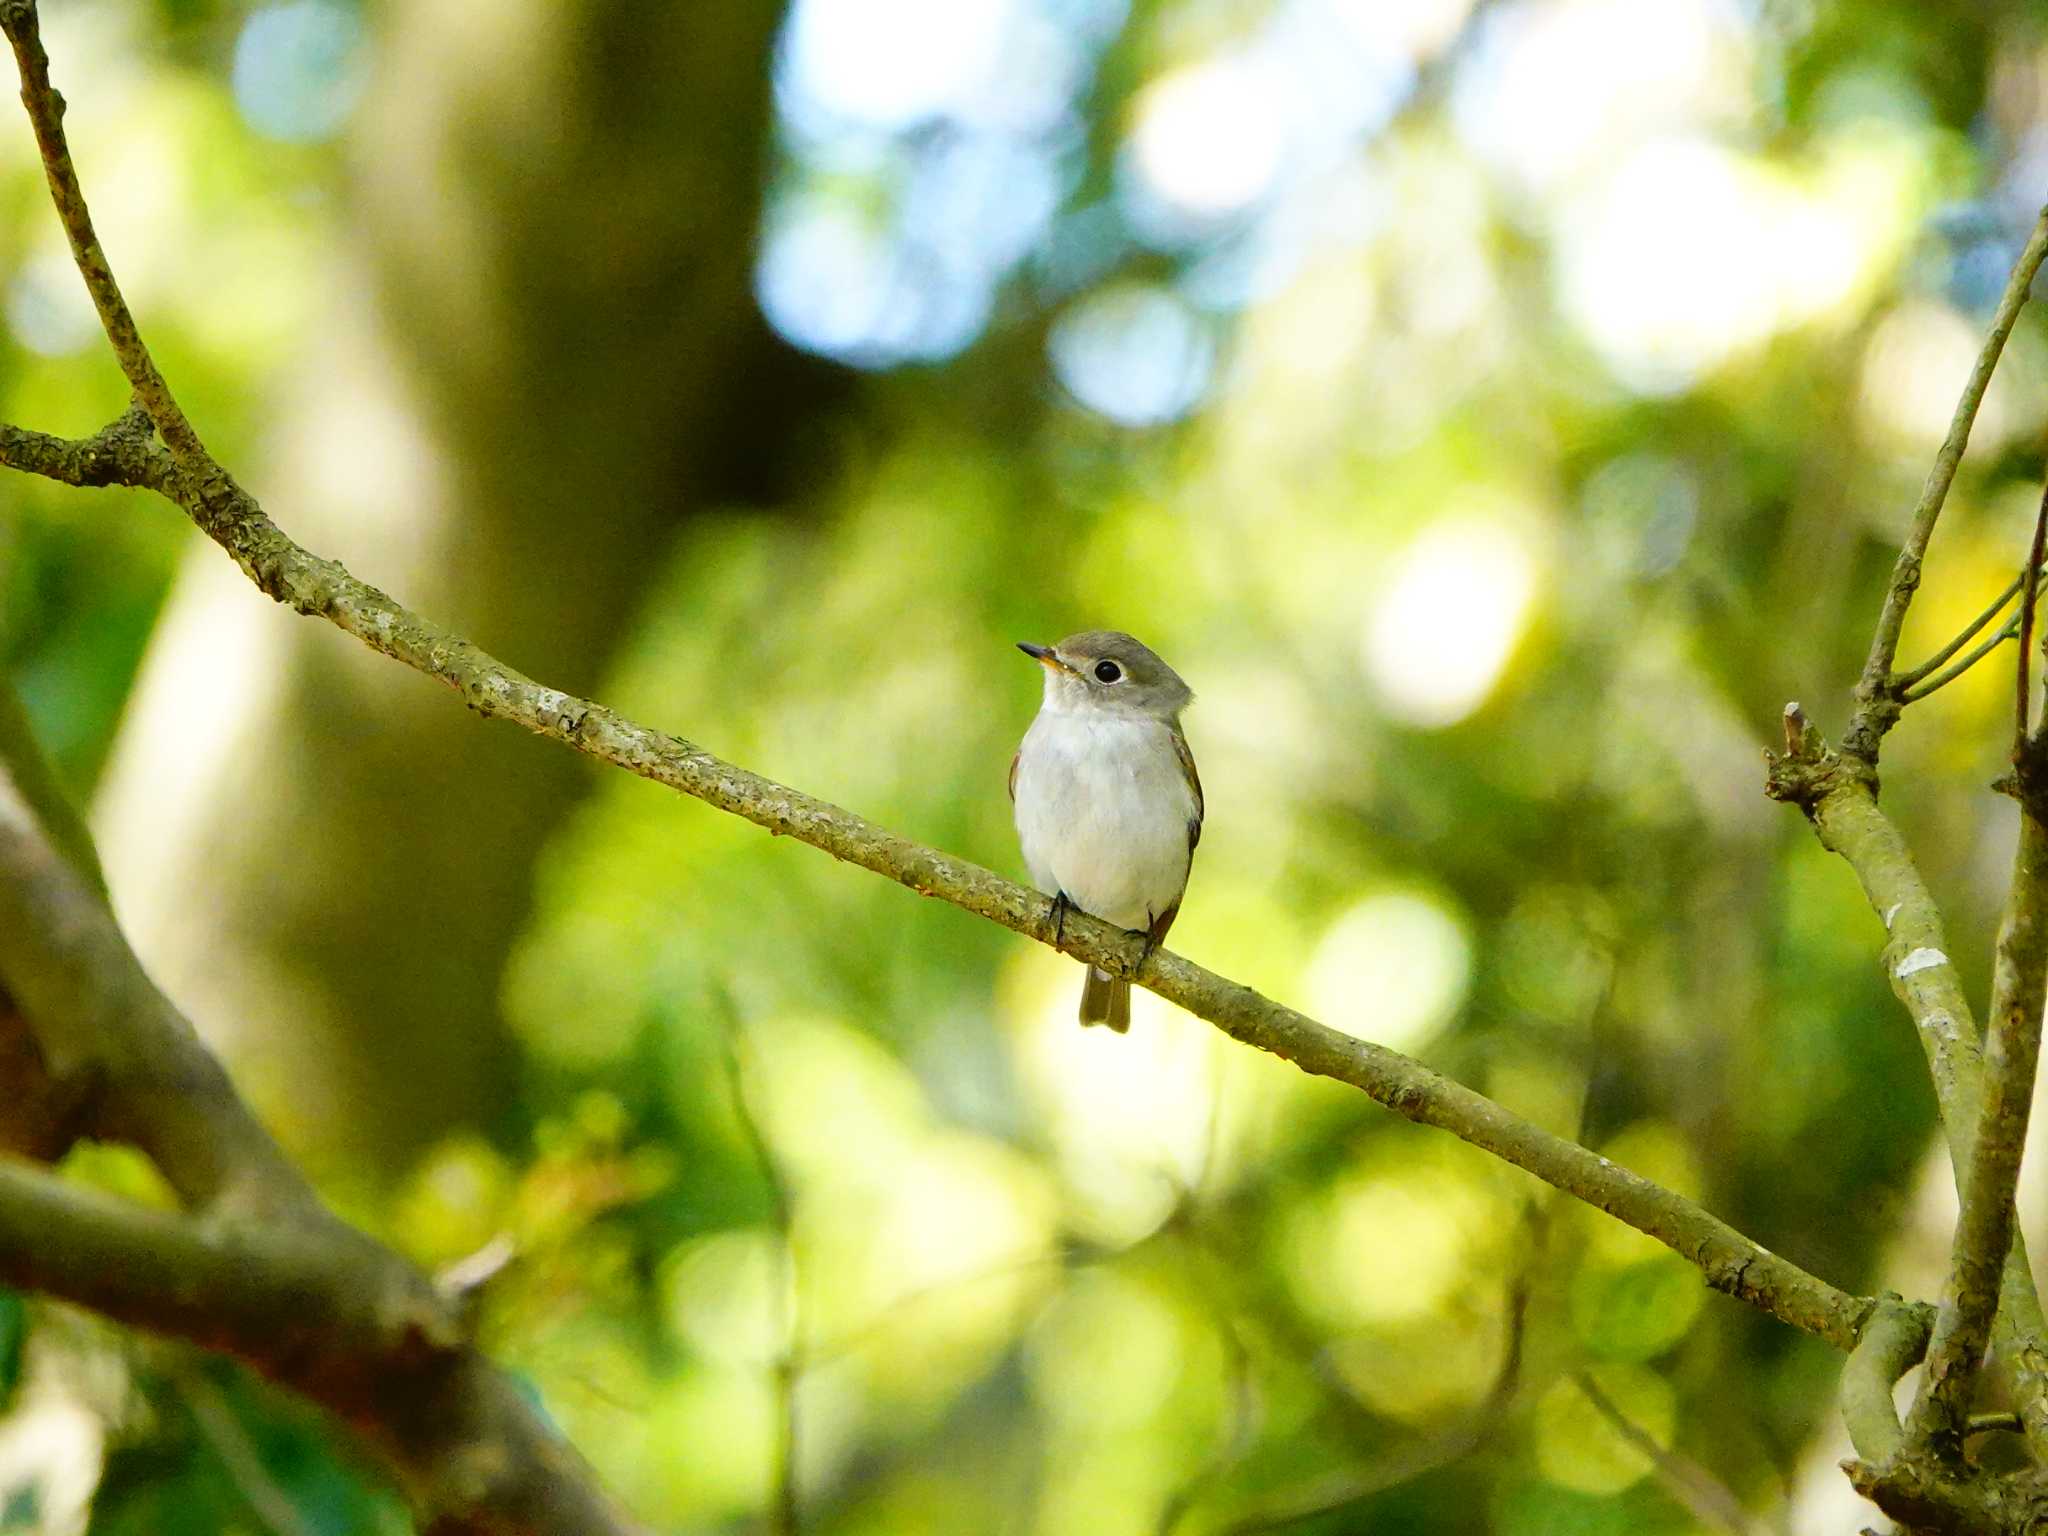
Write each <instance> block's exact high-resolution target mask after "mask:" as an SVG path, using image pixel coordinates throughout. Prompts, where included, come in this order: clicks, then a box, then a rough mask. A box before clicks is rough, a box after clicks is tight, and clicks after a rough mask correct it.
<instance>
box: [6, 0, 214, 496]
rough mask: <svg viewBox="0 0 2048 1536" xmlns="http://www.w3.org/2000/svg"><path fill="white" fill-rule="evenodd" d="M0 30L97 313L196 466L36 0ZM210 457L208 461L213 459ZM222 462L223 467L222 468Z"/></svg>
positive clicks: (140, 393)
mask: <svg viewBox="0 0 2048 1536" xmlns="http://www.w3.org/2000/svg"><path fill="white" fill-rule="evenodd" d="M0 32H4V33H5V34H6V35H7V41H8V42H9V43H10V44H12V45H13V48H14V61H15V65H16V67H17V68H18V69H19V70H20V72H21V104H22V106H23V107H25V108H26V109H27V111H28V120H29V123H30V125H31V126H32V127H33V128H34V129H35V135H36V148H37V149H38V150H39V151H41V153H42V160H43V174H44V175H45V176H46V177H47V178H48V180H49V183H50V199H51V201H52V202H54V203H55V204H56V205H57V217H58V219H59V221H60V222H61V223H62V224H63V226H64V237H65V238H66V239H67V240H69V241H70V242H71V256H72V260H73V261H75V262H76V263H77V265H78V271H79V275H80V276H81V277H83V278H84V279H85V286H86V289H87V291H88V292H89V293H91V295H92V302H93V308H94V309H96V310H98V311H99V317H100V325H101V326H102V327H103V328H104V329H105V331H106V333H107V342H108V344H109V345H110V346H112V347H113V349H114V356H115V357H117V358H118V359H120V363H121V371H122V372H123V373H125V374H126V375H127V376H128V383H129V386H130V387H131V388H132V389H134V391H135V397H136V399H137V400H138V401H139V402H140V403H141V405H142V408H143V409H144V410H145V411H147V412H148V413H149V418H150V420H151V421H153V422H155V423H156V429H157V432H158V433H159V434H160V435H161V436H162V437H163V440H164V443H165V446H167V447H168V448H169V449H170V450H171V454H172V456H173V457H174V458H176V459H177V460H178V462H179V463H180V464H181V465H182V464H194V463H197V462H199V461H201V460H204V459H205V457H206V445H205V444H204V443H202V442H200V440H199V434H198V433H197V432H196V431H194V430H193V427H192V423H191V422H190V421H189V420H187V419H186V416H185V412H184V410H183V408H182V407H180V406H179V404H178V402H177V400H176V399H175V398H174V397H173V396H172V394H171V387H170V385H168V384H166V383H165V382H164V376H163V375H162V374H161V373H159V372H158V371H157V366H156V360H155V359H154V358H152V357H151V356H150V355H149V348H148V347H147V346H145V345H143V341H142V336H141V333H140V332H139V331H138V330H137V329H136V326H135V317H134V315H132V314H130V313H129V311H128V301H127V300H125V299H124V298H122V297H121V286H120V284H118V283H117V282H115V281H114V269H113V268H112V267H111V266H109V265H108V264H107V253H106V252H105V251H104V250H102V249H101V248H100V238H99V236H98V235H97V234H95V233H94V232H93V227H92V214H91V213H90V212H89V211H88V210H87V208H86V205H85V193H84V191H83V190H81V188H80V187H79V184H78V170H77V168H76V167H75V166H74V165H73V164H72V161H71V147H70V145H69V144H67V143H66V142H65V137H64V98H63V97H61V96H59V95H58V94H57V89H56V87H55V86H53V85H52V84H51V83H50V56H49V55H48V54H47V53H45V52H44V51H43V39H42V33H41V29H40V26H39V24H38V21H37V17H36V7H35V0H0ZM209 462H210V461H209ZM216 467H217V466H216Z"/></svg>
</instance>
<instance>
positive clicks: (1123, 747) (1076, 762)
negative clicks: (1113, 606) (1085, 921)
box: [1010, 629, 1202, 1034]
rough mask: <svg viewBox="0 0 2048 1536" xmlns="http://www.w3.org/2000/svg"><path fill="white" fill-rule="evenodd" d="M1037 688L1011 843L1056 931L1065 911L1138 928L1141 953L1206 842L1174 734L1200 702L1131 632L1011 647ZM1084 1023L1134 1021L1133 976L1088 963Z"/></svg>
mask: <svg viewBox="0 0 2048 1536" xmlns="http://www.w3.org/2000/svg"><path fill="white" fill-rule="evenodd" d="M1017 649H1018V650H1020V651H1022V652H1023V653H1024V654H1025V655H1026V656H1029V657H1031V658H1032V659H1033V660H1035V661H1036V662H1037V663H1038V664H1039V665H1040V666H1042V667H1044V668H1045V696H1044V698H1043V700H1042V701H1041V702H1040V704H1039V706H1038V717H1037V718H1036V719H1035V720H1033V721H1032V722H1031V729H1030V730H1028V731H1026V732H1025V733H1024V744H1023V745H1022V746H1021V747H1019V748H1018V749H1017V755H1016V756H1015V757H1014V758H1012V759H1011V760H1010V799H1011V800H1012V801H1013V802H1015V805H1016V809H1017V840H1018V841H1019V842H1020V843H1022V844H1023V847H1024V862H1025V864H1026V865H1028V866H1029V867H1030V870H1031V878H1032V880H1033V882H1035V883H1036V884H1037V886H1038V888H1039V889H1040V890H1041V891H1044V892H1046V893H1047V894H1048V895H1050V896H1051V897H1052V898H1053V903H1052V917H1053V922H1054V924H1055V931H1056V932H1057V929H1058V925H1059V924H1061V923H1062V922H1063V921H1064V920H1065V917H1066V914H1067V909H1068V908H1069V907H1078V908H1080V909H1081V910H1082V911H1083V912H1087V913H1091V914H1093V915H1094V916H1096V917H1099V918H1101V919H1103V920H1104V921H1105V922H1111V923H1115V924H1116V925H1117V926H1118V927H1119V928H1129V929H1132V930H1133V931H1135V932H1139V933H1143V934H1144V935H1145V936H1146V938H1145V950H1146V953H1147V954H1150V953H1151V951H1152V950H1153V949H1154V948H1155V947H1157V946H1158V945H1159V944H1160V943H1162V942H1163V941H1164V940H1165V938H1166V931H1167V929H1169V928H1171V927H1172V926H1173V920H1174V918H1175V917H1176V916H1178V915H1179V913H1180V899H1181V895H1182V893H1183V892H1184V891H1186V889H1187V884H1188V870H1189V868H1190V867H1191V866H1192V865H1193V863H1194V857H1195V844H1197V843H1199V842H1200V841H1201V840H1202V781H1201V779H1199V778H1198V777H1196V775H1195V757H1194V754H1193V753H1192V752H1190V751H1189V750H1188V741H1187V737H1185V736H1184V735H1182V734H1181V728H1180V712H1181V711H1182V710H1184V709H1186V708H1187V707H1188V705H1189V704H1190V703H1192V702H1193V701H1194V697H1195V696H1194V694H1192V693H1191V692H1189V691H1188V685H1187V684H1186V683H1184V682H1182V681H1181V680H1180V676H1179V674H1178V673H1176V672H1175V671H1174V670H1173V668H1171V667H1169V666H1168V665H1167V664H1166V663H1165V662H1163V661H1161V660H1160V659H1159V658H1158V657H1157V656H1155V655H1153V654H1152V652H1151V651H1149V650H1147V649H1146V648H1145V647H1144V646H1143V645H1141V644H1139V643H1138V642H1137V641H1136V640H1134V639H1132V638H1131V637H1130V636H1129V635H1126V634H1123V633H1121V632H1120V631H1118V630H1113V629H1091V630H1088V631H1087V632H1085V633H1083V634H1078V635H1069V636H1067V638H1066V639H1064V640H1062V641H1060V643H1059V644H1057V645H1032V644H1029V643H1027V642H1019V644H1018V646H1017ZM1081 1022H1082V1023H1083V1024H1107V1025H1108V1026H1109V1027H1110V1028H1111V1029H1113V1030H1116V1031H1117V1032H1118V1033H1119V1034H1121V1033H1123V1032H1124V1031H1125V1030H1127V1029H1129V1028H1130V1027H1131V984H1130V982H1129V981H1127V980H1125V979H1124V978H1122V977H1120V976H1112V975H1110V974H1109V973H1108V972H1107V971H1104V970H1101V969H1099V968H1098V967H1095V966H1090V967H1089V968H1088V980H1087V983H1086V985H1085V986H1083V987H1082V989H1081Z"/></svg>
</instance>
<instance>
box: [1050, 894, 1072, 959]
mask: <svg viewBox="0 0 2048 1536" xmlns="http://www.w3.org/2000/svg"><path fill="white" fill-rule="evenodd" d="M1073 908H1074V904H1073V903H1072V902H1071V901H1069V900H1067V893H1066V892H1065V891H1060V892H1059V893H1057V894H1056V895H1055V896H1054V897H1053V899H1052V907H1051V908H1050V909H1049V910H1048V911H1047V912H1046V914H1045V920H1046V921H1047V922H1049V923H1051V924H1052V947H1053V948H1054V949H1058V948H1059V947H1060V945H1061V944H1063V943H1065V942H1066V937H1067V914H1068V913H1069V912H1071V911H1072V910H1073Z"/></svg>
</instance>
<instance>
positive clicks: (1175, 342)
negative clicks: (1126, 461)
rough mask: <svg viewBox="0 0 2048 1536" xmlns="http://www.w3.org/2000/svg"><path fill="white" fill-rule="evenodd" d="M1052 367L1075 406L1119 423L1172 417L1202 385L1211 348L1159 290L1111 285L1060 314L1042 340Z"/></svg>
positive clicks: (1200, 329) (1187, 314)
mask: <svg viewBox="0 0 2048 1536" xmlns="http://www.w3.org/2000/svg"><path fill="white" fill-rule="evenodd" d="M1047 345H1048V346H1049V348H1050V349H1051V353H1052V366H1053V372H1054V373H1055V374H1057V375H1058V376H1059V381H1060V383H1062V384H1063V385H1065V386H1066V389H1067V392H1068V393H1069V394H1071V395H1072V396H1073V397H1074V398H1075V399H1076V400H1078V401H1079V402H1080V403H1081V404H1082V405H1085V406H1086V407H1088V409H1089V410H1091V411H1094V412H1096V413H1097V414H1098V415H1102V416H1107V417H1108V418H1109V419H1110V420H1111V421H1114V422H1118V423H1121V424H1122V425H1124V426H1127V427H1151V426H1159V425H1162V424H1163V423H1166V422H1169V421H1173V420H1175V419H1176V418H1178V417H1181V416H1184V415H1186V414H1187V413H1188V411H1190V410H1191V409H1193V407H1194V405H1195V403H1196V402H1197V401H1199V400H1200V399H1201V398H1202V396H1203V394H1204V393H1205V392H1206V391H1207V389H1208V387H1209V376H1210V371H1211V369H1212V368H1213V367H1214V365H1215V360H1216V346H1215V343H1214V342H1213V341H1212V340H1211V339H1210V336H1209V332H1208V329H1207V328H1206V327H1205V326H1204V325H1203V324H1202V322H1201V320H1200V319H1199V318H1198V317H1197V316H1196V315H1195V313H1194V312H1193V311H1192V310H1190V309H1189V308H1188V306H1187V305H1186V304H1184V303H1183V302H1181V300H1180V299H1178V298H1176V297H1175V296H1174V295H1173V294H1172V293H1170V292H1168V291H1167V290H1166V289H1164V288H1159V287H1155V286H1153V285H1151V284H1147V283H1119V284H1115V285H1113V286H1111V287H1108V288H1103V289H1100V290H1098V291H1097V292H1095V293H1093V294H1091V295H1090V296H1089V297H1087V298H1085V299H1083V300H1081V301H1080V302H1079V303H1078V304H1076V305H1074V306H1073V307H1072V308H1070V309H1069V310H1068V311H1067V312H1066V313H1065V314H1063V315H1061V316H1060V318H1059V320H1058V322H1057V323H1056V324H1055V325H1054V326H1053V330H1052V337H1051V339H1050V341H1049V342H1048V343H1047Z"/></svg>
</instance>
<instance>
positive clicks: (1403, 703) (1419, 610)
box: [1365, 515, 1538, 729]
mask: <svg viewBox="0 0 2048 1536" xmlns="http://www.w3.org/2000/svg"><path fill="white" fill-rule="evenodd" d="M1537 579H1538V566H1537V557H1536V552H1535V550H1534V549H1533V548H1532V547H1531V544H1530V541H1529V540H1528V539H1527V538H1526V537H1525V536H1524V535H1523V533H1522V532H1521V530H1520V528H1519V526H1517V524H1515V523H1513V522H1510V521H1509V520H1507V519H1505V518H1500V517H1494V516H1487V515H1471V516H1459V517H1454V518H1448V519H1444V520H1440V521H1438V522H1436V523H1433V524H1431V525H1430V526H1429V527H1428V528H1427V529H1425V530H1424V531H1423V533H1422V534H1421V535H1420V536H1419V537H1418V538H1417V539H1416V540H1415V541H1414V542H1413V543H1412V544H1410V545H1409V546H1408V548H1407V549H1406V550H1405V551H1403V553H1402V555H1401V557H1400V559H1399V561H1398V562H1397V563H1396V565H1395V567H1394V572H1393V576H1392V579H1391V581H1390V582H1389V584H1388V587H1387V590H1386V591H1385V593H1384V594H1383V595H1382V596H1381V598H1380V600H1379V602H1378V603H1377V604H1375V605H1374V607H1373V609H1372V612H1371V614H1370V616H1369V617H1368V619H1367V621H1366V629H1365V669H1366V673H1367V675H1368V676H1369V677H1370V678H1371V679H1372V681H1373V684H1374V685H1375V687H1376V688H1377V689H1378V691H1379V695H1380V699H1381V702H1382V704H1383V705H1384V706H1385V708H1386V710H1387V712H1388V713H1389V714H1392V715H1393V716H1395V717H1396V718H1397V719H1400V720H1402V721H1405V722H1406V723H1407V724H1409V725H1417V726H1422V727H1424V728H1428V729H1435V728H1440V727H1443V726H1447V725H1455V724H1456V723H1457V722H1458V721H1460V720H1462V719H1464V718H1465V717H1466V716H1467V715H1469V714H1471V713H1472V711H1473V710H1475V709H1477V708H1478V707H1479V706H1480V705H1481V704H1482V703H1484V702H1485V701H1486V697H1487V695H1488V694H1490V693H1492V692H1493V689H1494V685H1495V684H1496V683H1498V682H1499V681H1500V676H1501V673H1502V672H1503V671H1504V670H1505V669H1506V667H1507V664H1508V659H1509V657H1510V656H1512V655H1513V653H1514V649H1515V643H1516V642H1517V641H1518V640H1519V639H1520V638H1521V635H1522V630H1523V626H1524V625H1525V624H1526V622H1527V620H1528V616H1529V610H1530V608H1531V606H1532V605H1533V604H1534V602H1535V598H1536V587H1537Z"/></svg>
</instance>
